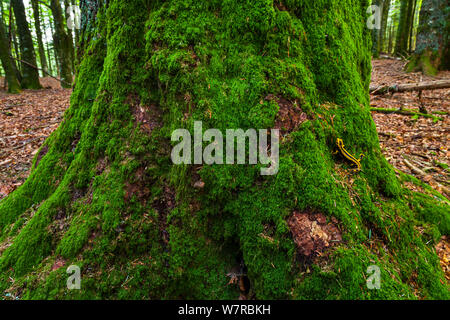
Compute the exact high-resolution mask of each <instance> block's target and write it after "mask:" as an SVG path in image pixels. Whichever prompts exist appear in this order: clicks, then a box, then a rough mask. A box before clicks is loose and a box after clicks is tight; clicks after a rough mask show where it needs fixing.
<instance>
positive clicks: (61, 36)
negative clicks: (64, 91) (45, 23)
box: [50, 0, 73, 87]
mask: <svg viewBox="0 0 450 320" xmlns="http://www.w3.org/2000/svg"><path fill="white" fill-rule="evenodd" d="M50 7H51V9H52V15H53V20H54V23H55V33H54V34H53V44H54V47H55V50H56V52H57V55H58V58H59V67H60V70H61V71H60V74H61V80H63V81H64V82H62V86H63V87H71V84H72V80H73V79H72V63H73V42H72V41H71V40H70V37H69V36H68V34H67V32H66V29H65V22H64V16H63V13H62V9H61V3H60V2H59V0H51V1H50Z"/></svg>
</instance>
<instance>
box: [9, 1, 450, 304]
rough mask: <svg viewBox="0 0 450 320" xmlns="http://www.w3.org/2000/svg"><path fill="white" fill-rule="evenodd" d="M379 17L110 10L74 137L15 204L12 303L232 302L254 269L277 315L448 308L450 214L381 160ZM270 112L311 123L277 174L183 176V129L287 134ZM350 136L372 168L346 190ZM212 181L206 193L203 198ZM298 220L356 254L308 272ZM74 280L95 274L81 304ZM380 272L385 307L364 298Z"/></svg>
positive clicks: (144, 4) (324, 9) (271, 6)
mask: <svg viewBox="0 0 450 320" xmlns="http://www.w3.org/2000/svg"><path fill="white" fill-rule="evenodd" d="M368 5H369V3H368V1H357V2H354V1H350V0H348V1H339V3H337V2H336V1H331V0H321V1H315V2H314V3H312V2H311V1H301V0H286V1H283V3H281V2H279V1H275V2H274V1H250V0H248V1H207V2H206V1H200V2H199V1H193V0H172V1H152V2H149V1H134V2H127V3H125V2H123V1H118V0H117V1H115V0H114V1H109V3H108V5H107V6H106V5H104V6H100V8H99V9H98V10H99V11H98V15H97V18H96V19H97V27H95V28H93V27H92V26H91V27H90V29H89V30H87V31H85V32H84V35H83V38H84V43H85V44H86V47H85V48H84V49H83V58H82V59H81V61H82V62H81V65H80V67H79V75H78V78H77V83H76V85H75V89H74V93H73V96H72V101H71V107H70V109H69V110H68V111H67V113H66V117H65V120H64V122H63V124H62V125H61V127H60V128H59V129H58V131H56V132H55V134H53V135H52V137H51V138H50V139H49V140H48V141H47V142H46V146H47V149H46V150H47V153H46V154H45V155H44V156H43V157H42V158H41V159H40V161H39V163H37V164H36V166H35V168H34V170H33V173H32V175H31V176H30V178H29V180H28V181H27V182H26V183H25V184H24V185H23V186H22V187H21V188H20V189H19V190H17V191H16V192H15V193H13V194H12V195H11V196H10V197H8V198H7V199H5V200H4V201H2V202H1V203H0V227H1V232H2V235H1V241H2V243H3V244H10V245H9V246H7V249H6V250H4V251H3V252H1V256H0V269H1V270H2V273H1V276H0V280H1V281H0V291H3V290H6V289H10V291H11V292H15V293H19V292H20V293H21V294H20V297H21V298H29V299H38V298H59V299H73V298H120V299H126V298H128V299H143V298H151V299H157V298H162V299H165V298H171V299H173V298H197V299H212V298H217V299H219V298H222V299H232V298H237V297H238V296H239V290H238V288H237V287H236V286H234V285H227V284H229V281H230V279H229V278H228V277H227V274H228V273H230V270H232V269H233V268H234V267H236V265H239V263H243V264H244V265H245V270H246V273H247V276H248V278H249V280H250V293H249V294H250V295H253V296H255V297H256V298H260V299H266V298H270V299H276V298H277V299H278V298H282V299H284V298H298V299H311V298H324V297H326V298H330V299H344V298H345V299H348V298H355V299H373V298H376V299H382V298H399V299H401V298H404V299H408V298H414V297H416V296H415V295H414V290H413V289H411V287H410V286H409V284H411V283H414V284H416V288H415V289H416V290H417V292H418V293H419V295H420V296H419V297H420V298H422V297H426V298H440V299H444V298H446V297H448V292H447V291H446V289H447V288H446V286H445V285H442V284H441V282H440V280H442V279H443V274H442V270H441V269H440V267H439V264H438V262H437V257H436V254H435V253H434V252H433V251H432V248H433V244H434V242H435V241H436V240H437V239H438V237H439V235H441V234H446V233H447V232H448V229H447V227H448V226H447V224H445V223H444V224H441V225H439V226H436V222H437V221H447V220H448V215H449V212H448V205H446V204H445V203H442V202H439V200H436V199H433V198H432V197H430V196H426V195H417V194H414V193H412V192H409V191H408V190H406V189H405V188H404V187H403V186H402V181H401V180H399V179H398V178H397V177H396V175H395V172H394V170H393V169H392V167H390V166H389V164H388V163H387V162H386V160H385V159H384V158H383V156H382V154H381V152H380V149H379V142H378V139H377V134H376V129H375V125H374V123H373V121H372V119H371V116H370V111H369V97H368V94H367V92H368V86H369V81H370V70H371V68H370V50H369V47H370V35H369V31H368V30H366V28H365V25H364V24H363V23H362V21H364V20H365V16H364V13H365V11H366V8H367V6H368ZM319 13H320V14H319ZM143 21H145V23H143ZM271 96H272V97H282V98H283V99H285V100H286V101H290V102H292V106H296V107H297V108H298V110H299V112H300V111H301V112H304V113H305V114H306V115H307V117H306V119H305V121H303V122H299V123H298V125H297V126H295V128H289V130H287V132H286V134H285V135H284V136H283V138H282V141H281V146H280V169H279V172H278V174H277V175H275V176H266V177H262V176H260V175H259V167H258V166H247V165H242V166H232V165H222V166H217V165H212V166H206V165H204V166H201V167H190V166H175V165H172V163H171V161H170V151H171V145H170V136H171V133H172V131H173V130H174V129H178V128H188V129H192V128H193V124H194V121H203V128H204V130H206V129H207V128H217V129H220V130H222V131H225V130H226V129H233V128H242V129H244V130H245V129H248V128H257V129H259V128H271V127H274V126H275V123H276V122H277V121H278V120H279V111H280V106H279V105H278V103H277V102H276V99H270V98H269V97H271ZM337 137H340V138H342V139H344V141H345V142H346V145H347V147H348V150H349V151H350V152H352V153H354V154H359V153H364V154H365V155H366V158H365V159H364V160H363V163H362V165H363V170H362V172H361V173H360V174H358V175H354V176H352V175H349V174H346V173H345V171H344V169H345V168H346V167H347V164H345V163H344V162H343V161H342V160H341V159H340V158H339V157H338V156H334V155H333V151H334V149H335V141H336V138H337ZM43 150H44V149H43ZM38 158H39V156H38ZM200 179H201V180H202V181H203V182H204V183H205V187H204V188H203V189H196V188H193V187H192V186H193V185H194V183H195V182H197V181H198V180H200ZM411 199H414V201H413V202H412V200H411ZM33 206H34V207H33ZM30 208H34V209H33V210H35V212H34V214H33V215H32V217H31V215H30V213H29V212H30V211H29V210H31V209H30ZM27 210H28V211H27ZM293 211H300V212H303V211H307V212H319V213H322V214H324V215H325V216H327V217H328V218H329V219H331V218H334V219H337V221H338V224H339V227H340V228H341V230H342V232H343V241H342V243H340V244H339V245H337V246H334V247H333V248H332V249H330V250H328V251H327V252H326V253H324V254H323V257H322V258H318V259H313V260H311V261H306V262H305V261H302V257H300V256H299V254H298V253H297V248H296V247H295V244H294V242H293V240H292V236H291V234H290V229H289V226H288V224H287V222H286V221H287V219H288V218H289V216H290V215H291V214H292V212H293ZM420 230H422V231H424V232H421V231H420ZM62 264H63V265H64V267H61V265H62ZM71 264H76V265H78V266H80V267H81V270H82V290H81V291H77V290H73V291H69V290H67V289H66V287H65V281H66V279H67V275H66V274H65V269H66V267H67V266H68V265H71ZM372 264H376V265H378V266H379V267H380V269H381V270H382V279H383V280H382V289H381V290H377V291H372V290H368V289H367V288H366V286H365V278H364V277H365V276H366V273H365V272H366V270H367V267H368V266H369V265H372ZM9 277H12V278H13V279H15V282H14V285H11V284H10V283H9V282H8V281H7V279H8V278H9Z"/></svg>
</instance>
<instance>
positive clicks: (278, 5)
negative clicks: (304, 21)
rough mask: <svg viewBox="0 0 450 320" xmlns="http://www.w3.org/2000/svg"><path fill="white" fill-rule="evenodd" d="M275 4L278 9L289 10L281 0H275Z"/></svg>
mask: <svg viewBox="0 0 450 320" xmlns="http://www.w3.org/2000/svg"><path fill="white" fill-rule="evenodd" d="M273 4H274V6H275V7H276V8H277V9H278V10H280V11H287V10H288V9H287V8H286V7H285V6H284V4H283V2H281V1H279V0H278V1H277V0H276V1H274V2H273Z"/></svg>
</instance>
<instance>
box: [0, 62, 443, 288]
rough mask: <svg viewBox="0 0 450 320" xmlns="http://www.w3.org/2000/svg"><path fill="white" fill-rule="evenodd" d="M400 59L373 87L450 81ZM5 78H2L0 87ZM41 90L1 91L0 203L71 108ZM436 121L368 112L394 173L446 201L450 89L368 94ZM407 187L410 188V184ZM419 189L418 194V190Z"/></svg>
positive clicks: (376, 72) (374, 102) (53, 85)
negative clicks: (416, 181)
mask: <svg viewBox="0 0 450 320" xmlns="http://www.w3.org/2000/svg"><path fill="white" fill-rule="evenodd" d="M404 66H405V62H404V61H399V60H395V59H378V60H374V61H373V75H372V85H377V86H381V85H394V84H405V83H417V82H422V81H433V80H439V79H450V72H441V73H439V74H438V75H437V76H436V77H426V76H423V75H422V74H421V73H405V72H404V71H403V67H404ZM3 82H4V79H3V78H0V84H3ZM41 83H42V85H43V87H44V88H45V89H43V90H24V91H23V92H22V93H21V94H19V95H11V94H7V93H6V92H5V91H4V90H3V89H2V88H0V200H1V199H2V198H4V197H6V196H7V195H8V194H9V193H11V192H12V191H14V190H15V189H17V188H18V187H19V186H20V185H22V183H23V182H24V181H25V179H26V178H27V177H28V174H29V171H30V168H31V163H32V160H33V157H34V155H35V154H36V153H37V151H38V149H39V147H40V146H41V145H42V143H43V142H44V140H45V139H46V138H47V137H48V136H49V135H50V134H51V133H52V132H53V131H54V130H55V129H56V128H57V127H58V125H59V124H60V122H61V121H62V119H63V115H64V111H65V110H66V109H67V108H68V107H69V104H70V94H71V90H70V89H62V88H61V86H60V85H59V83H58V82H57V81H56V80H54V79H52V78H42V79H41ZM421 104H423V106H424V107H425V108H426V110H427V111H428V113H429V114H433V115H435V116H436V117H439V118H440V120H437V119H431V118H425V117H421V116H419V117H417V116H415V117H414V116H408V115H400V114H394V113H389V114H385V113H379V112H372V116H373V119H374V121H375V124H376V126H377V130H378V134H379V139H380V144H381V149H382V151H383V153H384V155H385V156H386V158H387V160H388V161H389V162H390V163H391V164H392V165H393V166H394V167H395V168H396V169H398V170H401V171H403V172H405V173H408V174H411V175H414V176H416V177H417V178H418V179H420V180H422V181H424V182H426V183H428V184H429V185H431V186H432V187H433V188H434V189H436V190H437V191H439V192H440V193H442V194H444V195H445V196H446V197H447V198H449V197H450V192H449V190H450V188H449V185H450V179H449V176H450V116H449V113H450V89H441V90H427V91H423V92H422V96H421V99H419V97H418V94H417V92H408V93H395V94H393V95H391V94H388V95H381V96H372V99H371V106H372V107H376V108H385V109H400V108H404V109H413V110H417V111H419V107H420V105H421ZM411 188H414V187H413V186H412V185H411ZM418 191H420V190H418ZM449 240H450V239H448V238H447V237H444V238H443V239H442V241H441V242H440V243H439V244H438V245H437V246H436V251H437V253H438V255H439V256H440V259H441V265H442V267H443V269H444V271H445V273H446V277H447V279H448V280H449V281H450V264H449V259H450V241H449Z"/></svg>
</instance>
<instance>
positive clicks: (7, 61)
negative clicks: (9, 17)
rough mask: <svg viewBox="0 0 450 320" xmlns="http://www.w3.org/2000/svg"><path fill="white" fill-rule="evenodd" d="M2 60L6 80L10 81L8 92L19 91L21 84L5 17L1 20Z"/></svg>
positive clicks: (0, 51) (0, 54)
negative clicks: (9, 41) (14, 63)
mask: <svg viewBox="0 0 450 320" xmlns="http://www.w3.org/2000/svg"><path fill="white" fill-rule="evenodd" d="M0 60H1V62H2V66H3V69H4V70H5V77H6V80H7V81H8V92H10V93H19V92H20V84H19V80H18V79H17V76H16V72H15V68H14V67H13V60H12V58H11V51H10V50H9V45H8V38H7V37H6V31H5V26H4V24H3V19H1V20H0Z"/></svg>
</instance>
